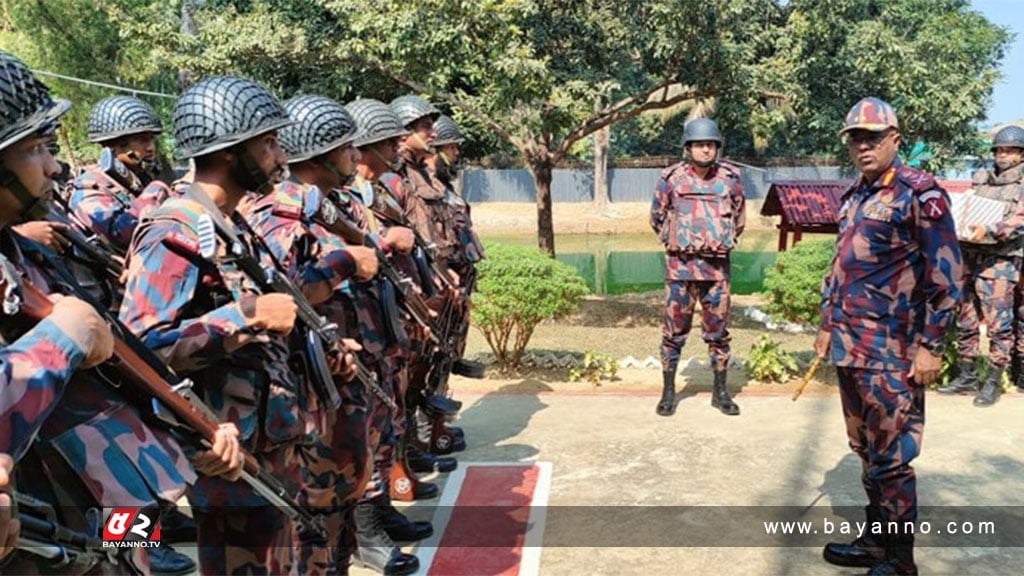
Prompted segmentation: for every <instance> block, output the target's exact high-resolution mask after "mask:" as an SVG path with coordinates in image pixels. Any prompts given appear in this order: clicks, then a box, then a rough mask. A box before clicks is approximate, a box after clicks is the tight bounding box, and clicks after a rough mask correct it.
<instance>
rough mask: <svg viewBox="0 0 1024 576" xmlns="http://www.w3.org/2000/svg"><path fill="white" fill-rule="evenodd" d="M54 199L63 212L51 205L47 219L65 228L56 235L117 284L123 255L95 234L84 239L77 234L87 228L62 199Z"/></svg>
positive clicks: (81, 235) (122, 263) (122, 264)
mask: <svg viewBox="0 0 1024 576" xmlns="http://www.w3.org/2000/svg"><path fill="white" fill-rule="evenodd" d="M54 199H55V200H57V202H58V204H60V206H61V208H62V209H63V210H58V209H57V208H56V207H55V206H52V205H51V206H50V214H49V216H48V219H50V220H53V221H54V222H60V223H62V224H64V225H65V226H67V228H66V229H64V230H57V233H58V234H60V235H61V237H62V238H64V239H65V240H67V241H68V242H69V243H70V244H71V245H72V246H74V247H75V248H77V249H78V251H79V252H81V253H82V255H83V256H85V257H86V258H87V259H88V260H90V261H91V262H92V263H94V264H95V265H97V266H98V267H100V268H102V269H103V272H104V273H105V274H107V275H108V276H110V278H111V279H112V280H114V282H117V283H119V280H120V278H121V273H122V272H123V271H124V258H123V256H124V255H123V254H119V253H118V251H117V250H115V249H114V247H113V246H111V245H110V243H109V242H106V241H105V240H104V239H102V238H100V237H99V236H97V235H96V234H93V233H90V234H89V236H88V237H86V236H85V235H84V234H82V233H81V232H79V229H81V230H88V227H86V226H85V224H83V223H82V222H81V221H80V220H79V219H78V218H77V217H76V216H75V213H74V212H72V211H71V207H70V206H69V205H68V204H67V203H66V202H65V201H64V200H63V199H59V198H58V197H57V196H56V195H54Z"/></svg>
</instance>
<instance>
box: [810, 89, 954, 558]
mask: <svg viewBox="0 0 1024 576" xmlns="http://www.w3.org/2000/svg"><path fill="white" fill-rule="evenodd" d="M841 134H842V135H843V137H844V139H845V140H846V142H847V144H848V148H849V152H850V157H851V159H852V161H853V163H854V164H855V165H856V167H857V169H858V170H859V171H860V173H861V177H860V178H859V179H858V180H857V181H856V182H855V183H854V184H853V185H852V186H851V187H850V188H849V189H848V190H847V191H846V193H845V194H844V195H843V204H842V208H841V209H840V213H839V237H838V239H837V240H836V256H835V258H834V259H833V261H832V267H831V271H830V272H829V274H828V276H827V277H826V278H825V280H824V283H823V289H822V304H821V329H820V331H819V332H818V335H817V338H816V339H815V343H814V349H815V352H816V353H817V354H818V355H819V356H825V355H826V354H829V352H831V355H830V358H831V360H832V362H833V364H835V365H836V367H837V371H838V374H839V392H840V397H841V399H842V403H843V415H844V416H845V418H846V430H847V435H848V437H849V440H850V447H851V448H852V449H853V451H854V453H856V454H857V455H858V456H859V457H860V459H861V463H862V470H863V472H862V482H863V484H864V490H865V492H867V496H868V506H867V508H866V512H867V519H868V522H869V526H872V527H878V533H873V532H870V531H869V533H868V534H866V535H865V536H862V537H861V538H858V539H857V540H855V541H854V542H853V543H852V544H849V545H846V544H829V545H827V546H826V547H825V551H824V556H825V560H827V561H828V562H830V563H832V564H838V565H840V566H864V567H870V568H871V570H870V572H869V574H917V567H916V565H915V564H914V534H913V531H912V530H909V529H907V526H906V524H905V523H913V522H916V520H917V486H916V480H915V476H914V468H913V467H912V466H911V462H912V461H913V460H914V458H915V457H916V456H917V455H918V454H919V453H920V450H921V436H922V433H923V430H924V391H925V387H926V386H928V385H929V384H931V383H932V382H933V381H935V379H936V378H937V377H938V374H939V369H940V367H941V365H942V353H943V348H944V340H943V336H944V334H945V332H946V330H947V328H948V327H949V325H950V324H951V323H952V321H953V314H954V311H955V308H956V304H957V300H958V299H959V297H960V290H961V274H962V265H961V260H960V246H959V244H958V242H957V239H956V231H955V229H954V225H953V219H952V217H951V216H950V211H949V198H948V196H947V195H946V192H945V191H944V190H943V189H942V188H941V187H939V185H938V183H937V182H936V181H935V179H934V178H933V177H932V176H931V175H930V174H927V173H925V172H921V171H920V170H916V169H913V168H909V167H906V166H904V165H902V164H901V163H900V161H899V158H898V150H899V144H900V133H899V122H898V121H897V119H896V113H895V112H894V111H893V109H892V107H891V106H889V104H887V103H885V102H883V101H881V100H879V99H877V98H865V99H863V100H861V101H860V102H858V103H857V104H856V105H855V106H854V107H853V108H852V109H851V110H850V112H849V114H848V115H847V116H846V125H845V127H844V128H843V130H842V132H841ZM890 522H892V523H893V524H890ZM879 523H882V524H879Z"/></svg>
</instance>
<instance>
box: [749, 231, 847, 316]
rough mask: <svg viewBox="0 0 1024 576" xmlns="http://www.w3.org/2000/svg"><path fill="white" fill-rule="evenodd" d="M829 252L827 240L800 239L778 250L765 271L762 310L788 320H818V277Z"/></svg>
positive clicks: (825, 267) (828, 261)
mask: <svg viewBox="0 0 1024 576" xmlns="http://www.w3.org/2000/svg"><path fill="white" fill-rule="evenodd" d="M833 254H834V243H833V242H832V241H831V240H812V241H804V242H801V243H799V244H797V245H796V246H794V247H792V248H790V249H789V250H788V251H786V252H783V253H781V254H779V257H778V258H777V259H776V260H775V265H774V266H773V267H771V268H769V269H767V270H766V271H765V277H764V289H765V292H767V294H768V305H767V306H766V307H765V312H767V313H768V314H770V315H772V316H773V317H775V318H777V319H781V320H785V321H788V322H799V323H802V324H815V325H816V324H818V322H819V320H820V318H821V281H822V279H824V278H825V275H826V274H828V271H829V266H830V265H831V264H832V256H833Z"/></svg>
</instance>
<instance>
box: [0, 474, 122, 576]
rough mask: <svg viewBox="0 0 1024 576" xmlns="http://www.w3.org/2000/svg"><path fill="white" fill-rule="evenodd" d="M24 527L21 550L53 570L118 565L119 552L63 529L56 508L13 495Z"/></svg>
mask: <svg viewBox="0 0 1024 576" xmlns="http://www.w3.org/2000/svg"><path fill="white" fill-rule="evenodd" d="M12 496H13V497H14V501H15V503H16V505H17V507H18V514H17V518H18V521H19V522H20V523H21V533H20V534H19V535H18V550H21V551H23V552H27V553H28V554H32V555H33V556H39V557H40V558H44V559H46V560H48V561H49V566H48V567H49V568H66V567H68V566H73V565H81V566H86V567H88V566H95V565H96V564H99V563H101V562H107V563H109V564H114V565H116V564H118V556H117V549H116V548H105V547H104V546H103V540H102V539H100V538H98V537H96V536H90V535H88V534H86V533H84V532H78V531H75V530H72V529H71V528H68V527H66V526H63V525H61V524H60V523H59V522H58V521H57V512H56V511H55V510H54V509H53V507H52V506H50V505H49V504H47V503H46V502H43V501H42V500H37V499H35V498H33V497H31V496H28V495H27V494H22V493H19V492H14V493H13V494H12Z"/></svg>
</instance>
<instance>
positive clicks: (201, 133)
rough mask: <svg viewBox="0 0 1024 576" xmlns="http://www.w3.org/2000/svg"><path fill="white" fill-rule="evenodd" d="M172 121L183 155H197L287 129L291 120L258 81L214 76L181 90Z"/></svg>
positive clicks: (192, 156) (191, 156)
mask: <svg viewBox="0 0 1024 576" xmlns="http://www.w3.org/2000/svg"><path fill="white" fill-rule="evenodd" d="M171 122H172V123H173V125H174V139H175V140H176V141H177V142H178V151H179V152H180V154H181V156H182V157H183V158H195V157H196V156H205V155H207V154H210V153H213V152H217V151H218V150H224V149H225V148H230V147H232V146H234V145H235V144H238V143H240V142H245V141H246V140H249V139H250V138H254V137H256V136H259V135H260V134H266V133H267V132H270V131H272V130H277V129H279V128H284V127H285V126H287V125H289V124H291V123H292V120H291V119H290V118H288V114H287V113H286V112H285V111H284V108H282V107H281V105H280V104H278V102H277V99H275V98H274V96H273V95H272V94H271V93H270V92H268V91H267V90H266V88H264V87H262V86H260V85H259V84H256V83H254V82H252V81H250V80H246V79H244V78H238V77H235V76H211V77H209V78H204V79H203V80H201V81H199V82H198V83H197V84H195V85H193V86H191V87H190V88H189V89H188V90H185V91H184V92H182V93H181V96H179V97H178V101H177V102H176V103H175V104H174V115H173V116H172V119H171Z"/></svg>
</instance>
